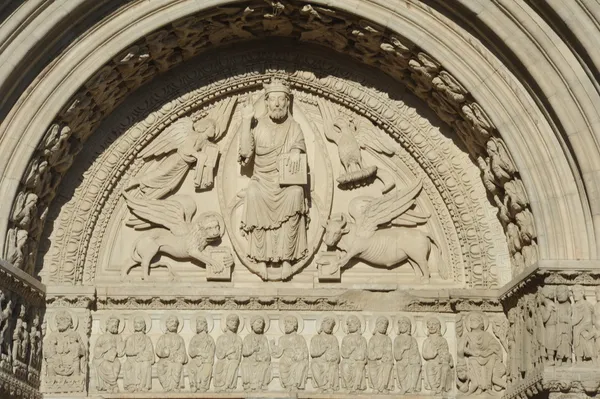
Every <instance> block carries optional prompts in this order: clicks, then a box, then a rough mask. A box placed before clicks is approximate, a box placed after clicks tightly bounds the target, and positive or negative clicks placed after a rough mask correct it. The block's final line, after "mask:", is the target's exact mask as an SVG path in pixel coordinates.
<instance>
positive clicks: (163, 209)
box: [123, 193, 196, 236]
mask: <svg viewBox="0 0 600 399" xmlns="http://www.w3.org/2000/svg"><path fill="white" fill-rule="evenodd" d="M123 196H124V197H125V201H126V202H127V207H128V208H129V210H130V212H131V213H132V214H134V215H135V216H136V217H138V218H139V219H142V220H144V221H146V222H148V223H149V224H150V225H155V226H163V227H166V228H167V229H169V230H170V231H171V233H173V234H174V235H176V236H184V235H186V234H188V233H189V231H190V224H191V222H192V218H193V217H194V214H195V213H196V203H195V202H194V200H193V199H192V198H190V197H188V196H183V195H182V196H173V197H171V198H170V199H166V200H164V199H143V198H135V197H133V196H131V195H129V194H127V193H123ZM134 228H135V229H136V230H140V229H141V228H140V227H139V226H137V225H136V226H135V227H134Z"/></svg>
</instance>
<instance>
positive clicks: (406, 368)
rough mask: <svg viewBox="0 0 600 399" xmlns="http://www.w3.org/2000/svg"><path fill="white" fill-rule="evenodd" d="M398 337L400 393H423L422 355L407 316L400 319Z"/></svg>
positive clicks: (396, 353)
mask: <svg viewBox="0 0 600 399" xmlns="http://www.w3.org/2000/svg"><path fill="white" fill-rule="evenodd" d="M397 323H398V335H397V336H396V338H395V339H394V358H395V359H396V378H397V381H398V389H399V390H400V393H402V394H405V393H417V392H421V363H422V361H421V354H420V353H419V346H418V345H417V340H416V339H415V338H414V337H413V336H412V323H411V321H410V319H409V318H408V317H406V316H402V317H399V318H398V321H397Z"/></svg>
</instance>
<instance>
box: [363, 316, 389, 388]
mask: <svg viewBox="0 0 600 399" xmlns="http://www.w3.org/2000/svg"><path fill="white" fill-rule="evenodd" d="M388 327H389V321H388V319H387V317H383V316H380V317H378V318H377V320H376V321H375V331H374V332H373V336H372V337H371V339H370V340H369V347H368V358H369V365H368V368H369V382H370V383H371V388H372V389H373V390H374V391H376V392H382V393H386V392H389V391H391V390H393V388H394V377H393V375H392V369H393V368H394V358H393V355H392V339H391V338H390V337H389V336H388V335H387V330H388Z"/></svg>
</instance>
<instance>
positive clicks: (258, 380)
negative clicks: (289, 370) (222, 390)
mask: <svg viewBox="0 0 600 399" xmlns="http://www.w3.org/2000/svg"><path fill="white" fill-rule="evenodd" d="M266 329H267V325H266V321H265V318H264V317H263V316H261V315H256V316H253V317H252V318H251V319H250V330H251V332H250V334H248V335H247V336H246V337H245V338H244V341H243V349H242V355H243V357H244V358H243V360H242V365H241V371H242V385H243V386H244V390H246V391H261V390H262V391H266V390H267V389H268V387H269V383H270V382H271V350H270V348H269V342H268V341H267V337H265V335H264V334H265V331H266Z"/></svg>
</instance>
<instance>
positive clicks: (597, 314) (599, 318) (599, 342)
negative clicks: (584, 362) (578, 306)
mask: <svg viewBox="0 0 600 399" xmlns="http://www.w3.org/2000/svg"><path fill="white" fill-rule="evenodd" d="M594 293H595V295H596V303H595V304H594V315H593V320H594V328H595V335H594V338H595V344H596V345H595V348H596V352H595V354H596V362H598V363H600V286H596V288H595V289H594Z"/></svg>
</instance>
